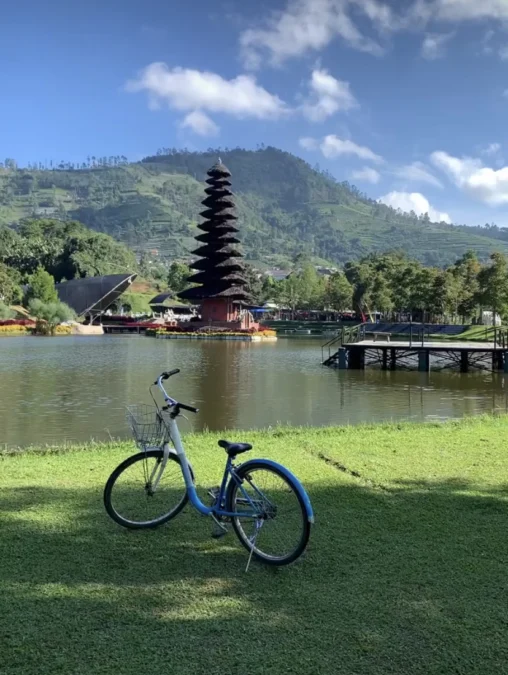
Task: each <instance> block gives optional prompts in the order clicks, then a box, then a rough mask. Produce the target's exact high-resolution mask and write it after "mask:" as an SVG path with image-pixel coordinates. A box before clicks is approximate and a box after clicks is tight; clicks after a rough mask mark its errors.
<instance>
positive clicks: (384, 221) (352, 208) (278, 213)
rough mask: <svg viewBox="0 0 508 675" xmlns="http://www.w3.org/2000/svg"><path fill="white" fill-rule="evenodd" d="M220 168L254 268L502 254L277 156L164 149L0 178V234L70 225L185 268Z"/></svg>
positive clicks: (475, 235) (435, 261)
mask: <svg viewBox="0 0 508 675" xmlns="http://www.w3.org/2000/svg"><path fill="white" fill-rule="evenodd" d="M219 155H220V157H221V159H222V161H223V162H224V163H225V164H226V165H227V166H228V167H229V169H230V170H231V172H232V174H233V189H234V191H235V193H236V195H237V204H238V209H239V215H240V228H241V238H242V241H243V244H244V248H245V252H246V254H247V257H248V258H249V259H250V260H251V261H253V262H264V263H266V264H272V265H273V264H282V265H284V264H285V262H287V260H288V259H289V258H293V257H294V256H295V255H296V254H298V253H300V252H306V253H310V254H311V255H312V256H314V258H315V259H316V260H322V261H323V262H325V261H326V262H331V263H343V262H346V261H348V260H354V259H357V258H361V257H363V256H365V255H366V254H368V253H370V252H373V251H386V250H393V249H399V250H404V251H406V252H408V253H409V254H410V255H412V256H414V257H416V258H418V259H419V260H421V261H422V262H424V263H425V264H427V265H436V266H443V265H446V264H449V263H451V262H454V261H455V260H456V259H457V258H458V257H459V256H460V255H462V254H463V253H464V252H465V251H466V250H468V249H473V250H475V251H476V252H477V253H478V255H479V256H480V258H484V259H485V258H487V257H488V255H489V254H490V253H491V252H492V251H494V250H501V251H504V252H508V232H506V233H505V231H504V230H502V229H498V228H495V227H490V228H480V227H478V228H473V227H465V226H460V227H458V226H451V225H446V224H445V223H440V224H438V223H430V222H429V220H428V218H427V217H420V218H418V217H417V216H416V215H414V214H411V215H406V214H401V213H400V212H397V211H395V210H393V209H391V208H390V207H387V206H385V205H382V204H378V203H376V202H375V201H373V200H371V199H369V198H368V197H367V196H366V195H364V194H362V193H360V192H359V191H358V190H357V189H356V188H355V187H354V186H351V185H349V183H347V182H345V183H339V182H337V181H335V180H334V179H333V177H332V176H330V175H329V174H326V173H323V172H321V171H319V170H318V169H313V168H312V167H310V166H309V165H308V164H307V163H306V162H304V161H303V160H302V159H299V158H298V157H295V156H293V155H291V154H289V153H286V152H283V151H281V150H277V149H276V148H270V147H268V148H261V149H259V150H256V151H248V150H241V149H235V150H226V151H225V150H210V151H208V152H206V153H191V152H181V151H174V150H171V149H163V150H162V151H159V153H158V154H157V155H154V156H153V157H147V158H146V159H144V160H143V161H142V162H139V163H131V164H129V163H127V162H126V160H125V158H124V157H121V158H117V157H109V158H106V157H104V158H97V159H96V158H91V159H89V160H88V161H87V162H86V163H83V164H80V165H78V166H74V165H66V164H61V165H59V167H58V168H55V169H51V168H48V169H46V168H43V167H41V166H40V165H38V166H33V167H29V168H28V169H16V168H15V165H14V163H13V162H12V161H10V162H9V164H8V168H1V169H0V224H2V223H4V224H11V225H12V224H16V223H19V222H21V221H22V220H23V218H27V217H31V218H33V217H34V216H39V217H48V216H50V217H57V218H60V219H62V220H64V219H72V220H79V221H81V222H83V223H84V224H86V225H88V226H89V227H92V228H94V229H96V230H98V231H101V232H105V233H108V234H111V235H113V236H114V237H116V238H117V239H120V240H122V241H124V242H125V243H127V244H128V245H129V246H131V247H132V248H134V249H136V250H138V251H139V250H152V251H153V250H156V251H157V252H158V254H159V255H160V256H161V257H166V258H175V257H177V258H184V257H186V256H187V255H188V253H189V251H190V250H192V248H193V247H194V241H193V237H194V235H195V234H196V225H197V223H198V222H199V215H198V214H199V211H200V210H201V208H202V207H201V206H200V201H201V199H202V198H203V187H204V186H203V181H204V179H205V178H206V175H205V174H206V171H207V169H208V168H209V167H210V166H211V165H212V164H213V163H214V162H215V161H217V158H218V156H219Z"/></svg>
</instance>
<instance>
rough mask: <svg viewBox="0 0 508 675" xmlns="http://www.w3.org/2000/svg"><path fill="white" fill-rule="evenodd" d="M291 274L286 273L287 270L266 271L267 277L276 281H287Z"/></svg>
mask: <svg viewBox="0 0 508 675" xmlns="http://www.w3.org/2000/svg"><path fill="white" fill-rule="evenodd" d="M290 274H291V272H289V271H286V270H280V269H270V270H266V272H265V275H266V276H267V277H272V279H273V280H274V281H282V280H283V279H287V277H288V276H289V275H290Z"/></svg>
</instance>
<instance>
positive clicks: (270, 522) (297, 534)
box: [104, 368, 314, 571]
mask: <svg viewBox="0 0 508 675" xmlns="http://www.w3.org/2000/svg"><path fill="white" fill-rule="evenodd" d="M179 372H180V370H179V369H178V368H177V369H175V370H172V371H169V372H164V373H162V374H161V375H160V376H159V377H158V378H157V380H156V381H155V382H154V383H153V384H152V385H150V388H149V391H150V394H151V396H152V399H153V401H154V406H145V405H144V406H129V407H128V409H127V410H128V418H129V421H130V426H131V429H132V432H133V435H134V438H135V440H136V443H137V445H138V447H139V448H140V450H141V451H140V452H138V453H136V454H135V455H132V456H131V457H128V458H127V459H126V460H124V461H123V462H122V463H121V464H120V465H119V466H118V467H117V468H116V469H115V470H114V471H113V473H112V474H111V476H110V477H109V479H108V481H107V483H106V486H105V488H104V505H105V507H106V511H107V513H108V515H109V516H110V517H111V518H112V519H113V520H114V521H116V522H117V523H118V524H119V525H122V526H123V527H126V528H131V529H146V528H154V527H158V526H160V525H163V524H164V523H167V522H168V521H169V520H171V519H173V518H175V517H176V516H177V515H178V514H179V513H180V512H181V511H182V509H183V508H184V507H185V505H186V504H187V503H188V502H189V501H190V503H191V505H192V506H193V507H194V508H195V509H196V510H197V511H198V512H199V513H201V514H202V515H205V516H210V517H211V518H212V519H213V521H214V523H215V526H216V529H215V532H214V534H213V536H214V537H216V538H218V537H221V536H223V535H224V534H226V533H227V532H228V524H229V523H231V525H232V526H233V530H234V532H235V534H236V535H237V537H238V539H239V540H240V543H241V544H242V545H243V546H244V547H245V548H246V549H247V551H248V552H249V558H248V562H247V568H246V571H247V570H248V569H249V565H250V562H251V559H252V557H254V558H255V559H257V560H258V561H261V562H263V563H265V564H267V565H274V566H281V565H288V564H289V563H292V562H294V561H295V560H296V559H297V558H299V557H300V556H301V555H302V553H303V552H304V550H305V548H306V547H307V543H308V541H309V536H310V528H311V524H312V523H314V513H313V510H312V505H311V503H310V500H309V497H308V496H307V493H306V491H305V489H304V488H303V486H302V485H301V483H300V482H299V481H298V479H297V478H296V477H295V476H294V475H293V474H292V473H291V472H290V471H289V470H288V469H286V468H285V467H284V466H282V465H281V464H278V463H277V462H274V461H272V460H269V459H252V460H249V461H247V462H244V463H243V464H240V465H236V464H235V461H236V457H237V456H238V455H240V454H243V453H245V452H248V451H249V450H251V449H252V445H251V444H250V443H230V442H229V441H225V440H221V441H219V443H218V444H219V446H220V447H221V448H223V449H224V450H225V451H226V454H227V458H226V466H225V469H224V474H223V477H222V481H221V484H220V486H219V487H217V488H212V489H211V490H210V491H209V493H208V494H209V496H210V497H211V499H212V502H211V505H210V506H207V505H206V504H205V503H203V501H202V500H201V499H200V498H199V496H198V493H197V491H196V487H195V485H194V472H193V469H192V466H191V464H190V462H189V460H188V459H187V456H186V454H185V449H184V447H183V444H182V439H181V436H180V432H179V430H178V424H177V418H178V417H179V416H180V415H181V414H182V411H183V410H185V411H188V412H191V413H197V412H199V411H198V409H197V408H194V407H192V406H189V405H185V404H183V403H180V402H178V401H177V400H176V399H174V398H171V397H170V396H169V395H168V393H167V392H166V390H165V388H164V385H163V384H162V383H163V381H165V380H167V379H168V378H170V377H172V376H173V375H176V374H177V373H179ZM155 386H157V387H158V388H159V390H160V392H161V393H162V396H163V397H164V403H165V405H164V406H163V407H160V406H159V405H158V403H157V401H156V399H155V396H154V394H153V391H152V390H153V387H155ZM170 443H171V444H172V446H173V447H171V445H170ZM133 468H134V472H133V476H132V478H131V477H130V470H131V469H133ZM136 474H137V478H138V479H141V485H138V484H137V483H135V482H134V481H135V477H136ZM126 477H127V480H126V482H125V484H124V482H123V479H124V478H126ZM266 481H268V487H263V485H264V483H265V482H266ZM140 487H141V489H139V488H140ZM140 497H141V500H140ZM138 507H140V509H141V511H140V512H138V511H136V509H137V508H138ZM285 528H288V533H285ZM289 530H291V531H289Z"/></svg>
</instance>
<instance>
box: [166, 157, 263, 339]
mask: <svg viewBox="0 0 508 675" xmlns="http://www.w3.org/2000/svg"><path fill="white" fill-rule="evenodd" d="M207 175H208V179H207V181H206V183H207V184H208V187H207V188H206V189H205V193H206V195H207V196H206V199H204V200H203V201H202V202H201V203H202V204H203V206H205V207H206V208H205V210H204V211H202V212H201V213H200V215H201V216H203V218H204V219H205V220H204V222H203V223H201V225H198V228H199V229H200V230H202V232H203V233H204V234H200V235H198V236H197V237H196V240H197V241H198V242H199V243H200V244H201V245H200V246H199V248H197V249H196V250H194V251H192V253H193V255H195V256H199V260H197V261H195V262H193V263H192V264H191V265H190V267H191V269H193V270H196V273H195V274H193V275H192V276H190V277H189V278H188V279H187V280H188V281H189V282H191V283H193V284H199V285H198V286H193V287H192V288H188V289H187V290H185V291H182V292H181V293H179V294H178V295H179V297H180V298H182V299H183V300H190V301H191V302H196V303H200V313H201V320H202V322H203V323H206V324H210V323H212V324H213V323H215V324H223V323H226V322H227V323H229V324H231V322H234V323H235V324H236V326H235V327H238V328H240V327H241V328H246V327H250V326H252V317H251V316H250V314H249V313H248V312H243V313H241V308H242V306H243V305H245V304H247V303H248V302H249V300H250V298H249V295H248V293H247V291H246V286H247V281H246V279H245V276H244V271H245V267H244V264H243V262H242V260H241V259H242V257H243V255H242V253H241V252H240V251H239V250H238V244H239V243H240V241H239V239H238V238H237V237H236V234H237V232H238V228H237V227H236V221H237V216H236V212H235V204H234V201H233V193H232V192H231V189H230V188H231V181H230V178H231V173H230V171H229V170H228V169H227V168H226V167H225V166H224V164H222V162H221V160H220V159H219V161H218V162H217V163H216V164H214V166H212V168H211V169H210V170H209V171H208V172H207ZM245 323H247V324H250V325H244V324H245Z"/></svg>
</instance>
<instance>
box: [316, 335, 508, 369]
mask: <svg viewBox="0 0 508 675" xmlns="http://www.w3.org/2000/svg"><path fill="white" fill-rule="evenodd" d="M324 363H325V365H328V366H337V367H338V368H340V369H343V370H344V369H352V370H363V369H364V368H365V366H366V365H381V367H382V368H383V370H397V369H398V368H406V369H410V370H419V371H420V372H429V371H430V369H431V365H432V366H433V367H434V366H436V367H440V368H454V367H457V368H459V370H460V372H462V373H467V372H469V370H471V369H474V368H477V369H481V370H493V371H502V372H505V373H508V349H507V346H506V345H501V344H499V343H494V342H472V341H471V342H460V341H448V340H447V341H442V342H440V341H432V340H430V341H425V340H423V341H421V342H409V341H406V342H404V341H400V340H394V341H391V340H384V341H379V340H376V339H373V340H359V341H358V342H351V343H346V344H344V345H342V347H340V348H339V349H338V350H337V351H336V352H335V353H334V354H332V355H331V356H330V357H329V358H328V359H327V360H326V361H325V362H324Z"/></svg>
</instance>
